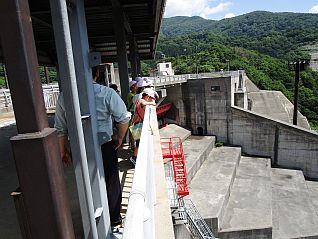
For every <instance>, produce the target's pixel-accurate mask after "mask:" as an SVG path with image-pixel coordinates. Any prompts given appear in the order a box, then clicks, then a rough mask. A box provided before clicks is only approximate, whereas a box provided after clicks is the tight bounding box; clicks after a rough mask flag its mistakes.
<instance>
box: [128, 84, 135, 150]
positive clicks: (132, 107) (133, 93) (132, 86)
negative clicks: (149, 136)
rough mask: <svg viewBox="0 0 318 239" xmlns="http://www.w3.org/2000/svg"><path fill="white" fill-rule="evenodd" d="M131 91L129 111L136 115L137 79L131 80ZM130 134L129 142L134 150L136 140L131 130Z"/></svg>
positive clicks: (129, 94)
mask: <svg viewBox="0 0 318 239" xmlns="http://www.w3.org/2000/svg"><path fill="white" fill-rule="evenodd" d="M129 89H130V91H129V93H128V95H127V109H128V111H129V112H130V113H131V114H132V115H134V111H135V105H134V103H133V98H134V96H135V95H136V91H137V81H134V80H132V81H129ZM128 134H129V144H130V149H131V150H132V151H134V150H135V140H134V138H133V136H132V134H131V132H130V131H129V130H128Z"/></svg>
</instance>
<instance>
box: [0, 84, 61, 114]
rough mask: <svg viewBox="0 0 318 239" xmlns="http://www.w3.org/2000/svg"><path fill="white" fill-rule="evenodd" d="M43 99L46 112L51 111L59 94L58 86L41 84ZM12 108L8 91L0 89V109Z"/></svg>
mask: <svg viewBox="0 0 318 239" xmlns="http://www.w3.org/2000/svg"><path fill="white" fill-rule="evenodd" d="M42 88H43V98H44V103H45V108H46V110H53V109H55V107H56V101H57V98H58V95H59V93H60V91H59V87H58V84H43V85H42ZM10 107H12V99H11V93H10V90H9V89H0V109H6V108H10Z"/></svg>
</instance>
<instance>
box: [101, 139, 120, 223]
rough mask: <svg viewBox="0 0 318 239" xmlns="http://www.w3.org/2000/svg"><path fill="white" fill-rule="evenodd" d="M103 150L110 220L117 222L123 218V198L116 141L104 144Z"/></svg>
mask: <svg viewBox="0 0 318 239" xmlns="http://www.w3.org/2000/svg"><path fill="white" fill-rule="evenodd" d="M101 151H102V157H103V163H104V172H105V180H106V189H107V198H108V207H109V214H110V221H111V222H112V223H115V222H118V221H120V219H121V216H120V209H121V199H122V192H121V185H120V181H119V170H118V157H117V150H115V142H114V141H110V142H106V143H104V144H102V146H101Z"/></svg>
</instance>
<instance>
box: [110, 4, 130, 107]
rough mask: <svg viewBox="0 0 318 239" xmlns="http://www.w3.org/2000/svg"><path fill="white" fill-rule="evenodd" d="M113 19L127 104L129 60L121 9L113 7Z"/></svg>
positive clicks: (123, 95) (122, 89)
mask: <svg viewBox="0 0 318 239" xmlns="http://www.w3.org/2000/svg"><path fill="white" fill-rule="evenodd" d="M113 18H114V28H115V35H116V44H117V60H118V67H119V77H120V87H121V95H122V99H123V100H124V102H125V103H126V104H127V95H128V93H129V85H128V81H129V75H128V58H127V49H126V33H125V24H124V13H123V10H122V8H121V7H118V6H113Z"/></svg>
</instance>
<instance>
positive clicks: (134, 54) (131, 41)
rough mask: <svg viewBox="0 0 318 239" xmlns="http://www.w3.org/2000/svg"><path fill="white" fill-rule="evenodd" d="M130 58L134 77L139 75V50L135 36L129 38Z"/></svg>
mask: <svg viewBox="0 0 318 239" xmlns="http://www.w3.org/2000/svg"><path fill="white" fill-rule="evenodd" d="M129 58H130V66H131V76H132V78H133V79H135V78H136V76H137V51H136V45H135V38H134V37H133V36H131V37H130V39H129Z"/></svg>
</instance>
